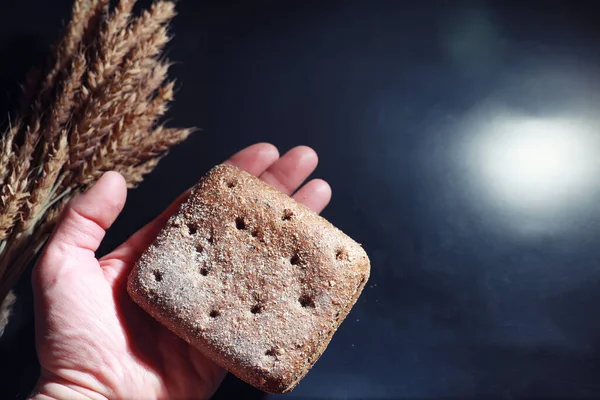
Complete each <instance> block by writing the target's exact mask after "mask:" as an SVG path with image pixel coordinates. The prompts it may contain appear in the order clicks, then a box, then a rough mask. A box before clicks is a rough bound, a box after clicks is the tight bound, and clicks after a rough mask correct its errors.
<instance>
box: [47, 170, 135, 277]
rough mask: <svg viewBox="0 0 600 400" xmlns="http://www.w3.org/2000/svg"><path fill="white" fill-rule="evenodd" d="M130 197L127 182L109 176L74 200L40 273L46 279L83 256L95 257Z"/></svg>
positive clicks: (53, 235)
mask: <svg viewBox="0 0 600 400" xmlns="http://www.w3.org/2000/svg"><path fill="white" fill-rule="evenodd" d="M126 197H127V184H126V183H125V179H124V178H123V177H122V176H121V175H120V174H119V173H116V172H107V173H105V174H104V175H103V176H102V177H101V178H100V179H99V180H98V182H96V183H95V184H94V185H93V186H92V187H91V188H90V189H89V190H88V191H86V192H85V193H83V194H81V195H79V196H77V197H76V198H74V199H73V200H72V201H71V202H70V203H69V204H68V205H67V208H66V209H65V211H64V212H63V214H62V216H61V219H60V220H59V222H58V225H57V226H56V228H55V230H54V233H53V234H52V236H51V238H50V240H49V242H48V245H47V246H46V249H45V250H44V253H43V254H42V256H41V258H40V261H39V262H38V267H37V268H36V269H37V270H38V273H39V274H40V277H41V278H42V279H44V277H46V276H47V275H54V272H56V271H55V270H56V269H58V268H60V267H61V266H63V265H65V264H68V263H69V262H70V260H71V259H74V260H77V259H78V257H80V256H84V257H87V256H91V257H94V252H95V251H96V250H97V249H98V247H99V246H100V243H101V242H102V239H103V238H104V235H105V233H106V229H108V228H109V227H110V226H111V225H112V224H113V222H114V221H115V220H116V219H117V217H118V216H119V214H120V213H121V211H122V210H123V206H124V205H125V200H126Z"/></svg>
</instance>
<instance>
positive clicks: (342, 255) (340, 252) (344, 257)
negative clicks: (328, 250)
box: [335, 249, 348, 261]
mask: <svg viewBox="0 0 600 400" xmlns="http://www.w3.org/2000/svg"><path fill="white" fill-rule="evenodd" d="M335 258H336V259H337V260H339V261H348V252H346V250H344V249H337V250H336V251H335Z"/></svg>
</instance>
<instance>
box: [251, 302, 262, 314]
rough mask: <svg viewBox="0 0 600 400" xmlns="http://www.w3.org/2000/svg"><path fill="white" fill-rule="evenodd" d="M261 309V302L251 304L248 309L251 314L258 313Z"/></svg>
mask: <svg viewBox="0 0 600 400" xmlns="http://www.w3.org/2000/svg"><path fill="white" fill-rule="evenodd" d="M262 311H263V306H262V304H255V305H254V306H252V308H251V309H250V312H251V313H252V314H260V313H261V312H262Z"/></svg>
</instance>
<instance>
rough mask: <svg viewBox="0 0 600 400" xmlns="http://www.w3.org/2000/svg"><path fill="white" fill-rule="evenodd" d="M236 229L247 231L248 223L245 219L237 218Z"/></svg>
mask: <svg viewBox="0 0 600 400" xmlns="http://www.w3.org/2000/svg"><path fill="white" fill-rule="evenodd" d="M235 227H236V228H238V229H239V230H242V229H246V221H245V220H244V218H243V217H237V218H236V219H235Z"/></svg>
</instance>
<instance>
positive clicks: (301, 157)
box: [260, 146, 319, 195]
mask: <svg viewBox="0 0 600 400" xmlns="http://www.w3.org/2000/svg"><path fill="white" fill-rule="evenodd" d="M318 163H319V158H318V156H317V153H315V151H314V150H313V149H311V148H310V147H306V146H299V147H295V148H293V149H292V150H290V151H288V152H287V153H286V154H285V155H284V156H283V157H281V158H280V159H279V160H277V161H276V162H274V163H273V164H272V165H271V166H270V167H269V168H267V170H266V171H265V172H263V173H262V174H261V175H260V179H262V180H263V181H264V182H266V183H268V184H269V185H271V186H273V187H274V188H276V189H278V190H280V191H282V192H283V193H285V194H287V195H291V194H292V193H294V192H295V191H296V189H298V187H299V186H300V185H301V184H302V182H304V181H305V180H306V178H308V177H309V176H310V174H312V173H313V171H314V170H315V168H317V164H318Z"/></svg>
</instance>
